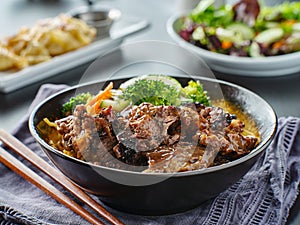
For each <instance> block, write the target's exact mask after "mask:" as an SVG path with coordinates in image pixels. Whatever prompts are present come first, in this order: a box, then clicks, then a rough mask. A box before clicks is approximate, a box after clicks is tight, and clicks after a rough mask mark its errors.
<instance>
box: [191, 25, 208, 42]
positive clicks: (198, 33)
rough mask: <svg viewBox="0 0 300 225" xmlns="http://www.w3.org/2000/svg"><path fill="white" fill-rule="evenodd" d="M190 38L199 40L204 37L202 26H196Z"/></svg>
mask: <svg viewBox="0 0 300 225" xmlns="http://www.w3.org/2000/svg"><path fill="white" fill-rule="evenodd" d="M192 38H193V39H194V40H195V41H201V40H203V39H204V38H205V32H204V29H203V27H201V26H200V27H197V28H196V29H195V30H194V32H193V33H192Z"/></svg>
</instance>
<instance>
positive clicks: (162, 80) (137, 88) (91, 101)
mask: <svg viewBox="0 0 300 225" xmlns="http://www.w3.org/2000/svg"><path fill="white" fill-rule="evenodd" d="M143 102H148V103H151V104H153V105H155V106H159V105H174V106H178V105H180V104H181V103H182V102H197V103H201V104H204V105H206V106H208V105H210V99H209V97H208V95H207V92H206V91H205V90H204V89H203V86H202V84H201V83H200V82H199V81H193V80H191V81H190V82H189V83H188V85H187V86H185V87H182V86H181V84H180V83H179V81H178V80H176V79H175V78H173V77H170V76H165V75H156V74H150V75H144V76H138V77H134V78H131V79H129V80H127V81H126V82H124V83H122V84H121V85H120V87H119V88H118V89H113V83H112V82H110V83H109V85H107V86H106V87H105V89H104V90H103V91H100V92H99V93H98V94H97V95H95V96H92V95H91V94H90V93H83V94H79V95H77V96H75V97H72V98H70V100H69V101H68V102H66V103H65V104H63V108H62V113H63V115H65V116H66V115H70V114H72V111H73V110H74V108H75V106H76V105H79V104H84V105H86V109H87V113H89V114H91V115H97V114H99V112H100V110H101V108H108V107H111V108H112V109H113V110H114V111H116V112H120V111H122V110H123V109H125V108H126V107H127V106H129V105H139V104H141V103H143Z"/></svg>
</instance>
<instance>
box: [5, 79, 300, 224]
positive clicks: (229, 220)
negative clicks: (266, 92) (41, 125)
mask: <svg viewBox="0 0 300 225" xmlns="http://www.w3.org/2000/svg"><path fill="white" fill-rule="evenodd" d="M65 87H66V86H64V85H51V84H48V85H43V86H42V87H41V89H40V90H39V92H38V93H37V96H36V99H35V100H34V102H33V103H32V106H31V108H30V109H29V113H30V111H31V110H32V108H33V107H34V106H35V105H36V104H37V103H39V102H40V101H41V100H42V99H44V98H45V97H47V96H49V95H51V94H52V93H55V92H57V91H58V90H61V89H63V88H65ZM27 120H28V115H26V116H25V117H24V119H23V120H22V122H21V123H20V124H19V125H18V126H17V128H16V129H15V131H14V132H13V134H14V135H15V136H16V137H17V138H19V140H21V141H22V142H23V143H25V144H26V145H27V146H28V147H30V148H31V149H32V150H34V151H35V152H36V153H38V154H39V155H40V156H42V157H43V158H44V159H46V160H47V161H48V159H47V158H46V156H45V155H44V154H43V152H42V150H41V149H40V147H39V146H38V145H37V143H36V142H35V141H34V139H33V138H32V136H31V135H30V133H29V130H28V126H27ZM299 128H300V118H294V117H288V118H279V126H278V131H277V134H276V137H275V139H274V141H273V142H272V143H271V145H270V147H269V148H268V149H267V151H266V152H265V154H264V155H263V156H261V157H260V158H259V160H258V161H257V162H256V164H255V165H254V166H253V168H252V169H251V170H250V171H249V172H248V173H247V174H246V175H245V176H244V177H243V178H242V179H241V180H240V181H239V182H237V183H236V184H234V185H233V186H232V187H230V188H229V189H228V190H226V191H224V192H223V193H221V194H220V195H219V196H217V197H216V198H214V199H211V200H209V201H207V202H205V203H203V204H202V205H200V206H198V207H197V208H195V209H193V210H190V211H187V212H184V213H180V214H175V215H168V216H159V217H148V216H137V215H130V214H126V213H123V212H120V211H117V210H114V209H112V208H109V207H107V206H105V207H106V208H107V210H108V211H110V212H111V213H112V214H114V215H116V216H117V217H118V218H119V219H120V220H122V221H123V222H124V223H125V224H130V225H131V224H137V225H142V224H178V225H179V224H180V225H183V224H201V225H202V224H222V225H224V224H245V225H248V224H262V225H265V224H274V225H275V224H284V223H285V222H286V220H287V217H288V215H289V211H290V209H291V207H292V205H293V203H294V201H295V199H296V197H297V195H298V185H299V180H300V174H299V173H300V160H299V157H300V132H299ZM41 176H42V177H44V178H45V179H47V180H49V182H50V183H52V184H54V185H56V184H55V183H53V182H52V181H51V180H50V179H49V178H47V177H45V176H43V174H41ZM56 186H58V185H56ZM93 197H94V196H93ZM95 199H96V198H95ZM100 204H102V203H101V202H100ZM0 224H1V225H2V224H87V222H86V221H85V220H83V219H82V218H80V217H79V216H77V215H75V214H74V213H73V212H72V211H70V210H69V209H67V208H66V207H64V206H63V205H61V204H59V203H57V202H56V201H55V200H53V199H52V198H51V197H49V196H48V195H47V194H45V193H44V192H42V191H41V190H40V189H38V188H36V187H35V186H33V185H32V184H31V183H29V182H27V181H26V180H24V179H23V178H22V177H20V176H19V175H17V174H15V173H14V172H12V171H11V170H9V169H8V168H6V167H5V166H4V165H2V164H0Z"/></svg>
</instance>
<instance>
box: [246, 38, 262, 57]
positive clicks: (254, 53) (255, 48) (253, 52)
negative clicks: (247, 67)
mask: <svg viewBox="0 0 300 225" xmlns="http://www.w3.org/2000/svg"><path fill="white" fill-rule="evenodd" d="M249 54H250V56H251V57H253V58H257V57H263V55H262V54H261V53H260V47H259V45H258V44H257V43H256V42H252V43H251V45H250V49H249Z"/></svg>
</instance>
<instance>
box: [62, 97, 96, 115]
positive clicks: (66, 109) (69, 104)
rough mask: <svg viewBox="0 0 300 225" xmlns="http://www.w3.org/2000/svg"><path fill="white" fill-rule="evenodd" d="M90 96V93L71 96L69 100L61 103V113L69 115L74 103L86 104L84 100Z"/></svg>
mask: <svg viewBox="0 0 300 225" xmlns="http://www.w3.org/2000/svg"><path fill="white" fill-rule="evenodd" d="M91 97H92V95H91V94H90V93H89V92H87V93H81V94H78V95H76V96H74V97H71V98H70V100H69V101H68V102H66V103H64V104H63V106H62V110H61V111H62V114H63V115H69V114H72V112H73V110H74V108H75V106H76V105H79V104H86V102H87V101H88V100H89V99H90V98H91Z"/></svg>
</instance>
